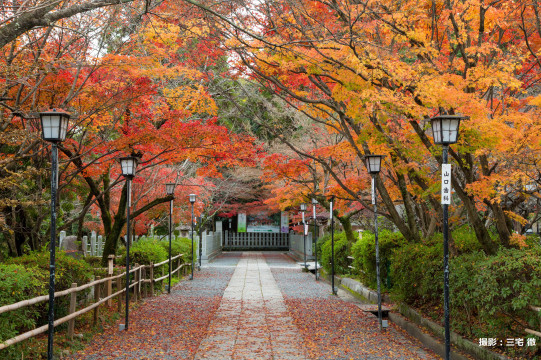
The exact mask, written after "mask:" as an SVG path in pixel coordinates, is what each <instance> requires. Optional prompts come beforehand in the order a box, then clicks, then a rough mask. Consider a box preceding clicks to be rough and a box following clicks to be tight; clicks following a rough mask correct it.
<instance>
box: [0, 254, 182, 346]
mask: <svg viewBox="0 0 541 360" xmlns="http://www.w3.org/2000/svg"><path fill="white" fill-rule="evenodd" d="M182 256H183V254H179V255H177V256H174V257H172V258H171V264H173V263H174V261H175V260H176V263H177V267H176V268H175V269H172V271H171V276H173V275H175V273H176V274H177V277H178V278H180V276H181V274H180V272H181V270H182V269H183V270H182V271H183V275H186V269H187V267H188V266H191V263H185V264H182V263H181V261H182V259H181V258H182ZM113 261H114V256H113V255H111V256H110V257H109V266H108V268H107V272H108V276H107V277H106V278H103V279H100V277H99V276H98V277H96V280H94V281H92V282H90V283H88V284H84V285H81V286H77V284H76V283H73V284H71V288H70V289H67V290H63V291H57V292H55V293H54V296H55V299H57V298H59V297H62V296H66V295H70V296H71V298H70V305H69V314H68V315H66V316H64V317H63V318H60V319H57V320H55V321H54V326H55V327H57V326H58V325H60V324H63V323H65V322H68V336H69V337H70V338H73V335H74V331H75V319H76V318H77V317H78V316H80V315H83V314H85V313H87V312H89V311H91V310H94V314H93V323H94V325H95V324H96V323H97V322H98V316H99V306H100V305H102V304H103V303H105V302H107V305H108V306H111V305H112V299H113V298H114V297H118V309H117V310H118V312H120V311H121V308H122V301H121V300H122V298H121V297H120V295H122V294H123V293H124V292H125V291H126V285H125V284H126V281H125V280H124V285H123V284H122V278H125V277H126V271H124V272H123V273H121V274H119V275H113V274H114V267H113ZM165 264H169V259H167V260H165V261H162V262H160V263H158V264H153V263H150V265H138V264H136V265H135V266H134V267H133V268H131V269H130V282H131V283H130V286H129V288H130V290H131V289H133V296H132V297H131V299H132V300H133V301H137V299H142V298H143V296H141V295H142V294H141V289H142V287H141V285H146V284H150V286H149V287H150V296H154V284H156V283H157V282H160V281H163V280H165V279H167V278H168V277H169V272H168V271H169V266H163V265H165ZM158 267H162V276H161V277H159V278H154V269H155V268H158ZM171 267H173V266H171ZM165 269H167V273H166V274H165V275H164V273H165V272H166V270H165ZM147 270H148V272H149V277H148V278H147V277H146V273H147ZM132 273H133V280H131V278H132ZM114 280H116V281H115V282H116V292H115V293H113V281H114ZM91 287H93V288H94V303H93V304H91V305H88V306H87V307H85V308H83V309H80V310H77V311H76V308H77V293H78V292H80V291H83V290H86V289H89V288H91ZM102 287H105V291H103V292H102V291H101V290H102ZM102 294H104V295H105V297H103V298H102V297H101V296H102ZM143 294H144V297H147V296H148V286H145V287H144V288H143ZM48 300H49V295H43V296H38V297H35V298H32V299H28V300H23V301H19V302H17V303H14V304H9V305H4V306H1V307H0V314H3V313H5V312H8V311H13V310H18V309H21V308H23V307H26V306H30V305H35V304H39V303H41V302H44V301H48ZM47 329H48V325H43V326H40V327H38V328H36V329H34V330H31V331H28V332H25V333H23V334H20V335H17V336H15V337H13V338H11V339H8V340H5V341H4V342H2V343H0V350H2V349H5V348H7V347H8V346H10V345H13V344H17V343H19V342H21V341H24V340H26V339H29V338H31V337H34V336H36V335H39V334H41V333H44V332H46V331H47Z"/></svg>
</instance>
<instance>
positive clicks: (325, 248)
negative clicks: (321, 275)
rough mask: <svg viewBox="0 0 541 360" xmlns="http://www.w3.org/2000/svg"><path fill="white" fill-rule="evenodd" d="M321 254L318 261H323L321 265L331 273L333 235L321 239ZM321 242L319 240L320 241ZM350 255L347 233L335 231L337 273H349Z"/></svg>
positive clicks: (335, 267) (335, 269)
mask: <svg viewBox="0 0 541 360" xmlns="http://www.w3.org/2000/svg"><path fill="white" fill-rule="evenodd" d="M321 241H322V244H321V254H320V257H319V258H320V259H321V260H319V259H318V261H321V266H322V267H323V269H325V271H326V272H327V273H329V274H330V273H331V254H332V253H331V237H330V235H326V236H325V237H323V238H322V239H321ZM318 243H319V241H318ZM348 256H349V248H348V240H347V238H346V234H345V233H343V232H341V233H335V234H334V260H335V266H334V271H335V274H336V275H344V274H349V271H350V269H349V267H348V265H349V264H350V261H349V260H348V258H347V257H348Z"/></svg>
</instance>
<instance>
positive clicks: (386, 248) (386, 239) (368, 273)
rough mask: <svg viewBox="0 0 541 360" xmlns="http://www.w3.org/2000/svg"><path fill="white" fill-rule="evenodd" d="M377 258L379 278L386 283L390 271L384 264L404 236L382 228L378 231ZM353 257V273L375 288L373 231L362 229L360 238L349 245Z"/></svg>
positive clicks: (401, 243)
mask: <svg viewBox="0 0 541 360" xmlns="http://www.w3.org/2000/svg"><path fill="white" fill-rule="evenodd" d="M378 241H379V258H380V268H379V269H380V279H381V280H382V281H381V284H382V286H384V287H385V286H386V285H387V281H386V279H387V278H390V273H389V271H388V267H387V266H386V265H388V264H390V262H391V255H392V252H393V250H394V249H396V248H398V247H400V246H401V245H403V244H404V237H403V236H402V234H401V233H398V232H392V231H389V230H383V231H380V232H378ZM351 253H352V256H353V258H354V260H353V267H354V268H355V273H356V274H359V276H360V279H361V281H362V282H363V283H364V284H366V285H368V286H369V287H371V288H373V289H375V288H376V286H377V275H376V239H375V236H374V234H373V233H371V232H368V231H364V232H363V233H362V239H359V240H357V242H356V243H355V244H353V246H352V247H351Z"/></svg>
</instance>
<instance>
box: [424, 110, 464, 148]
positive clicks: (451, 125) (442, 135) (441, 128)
mask: <svg viewBox="0 0 541 360" xmlns="http://www.w3.org/2000/svg"><path fill="white" fill-rule="evenodd" d="M467 118H468V117H467V116H462V115H440V116H435V117H433V118H431V119H430V124H431V126H432V136H433V137H434V143H435V144H439V145H449V144H454V143H456V142H457V140H458V129H459V127H460V120H464V119H467Z"/></svg>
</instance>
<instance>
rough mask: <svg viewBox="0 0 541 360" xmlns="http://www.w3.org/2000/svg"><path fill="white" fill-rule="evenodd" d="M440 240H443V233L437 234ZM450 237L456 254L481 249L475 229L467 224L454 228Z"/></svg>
mask: <svg viewBox="0 0 541 360" xmlns="http://www.w3.org/2000/svg"><path fill="white" fill-rule="evenodd" d="M437 236H438V238H439V239H440V241H443V234H437ZM452 239H453V241H454V246H455V249H456V252H457V254H466V253H472V252H476V251H481V250H482V249H483V247H482V245H481V243H479V240H477V236H476V235H475V231H473V229H472V228H471V227H469V226H461V227H459V228H456V229H454V230H453V232H452Z"/></svg>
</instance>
